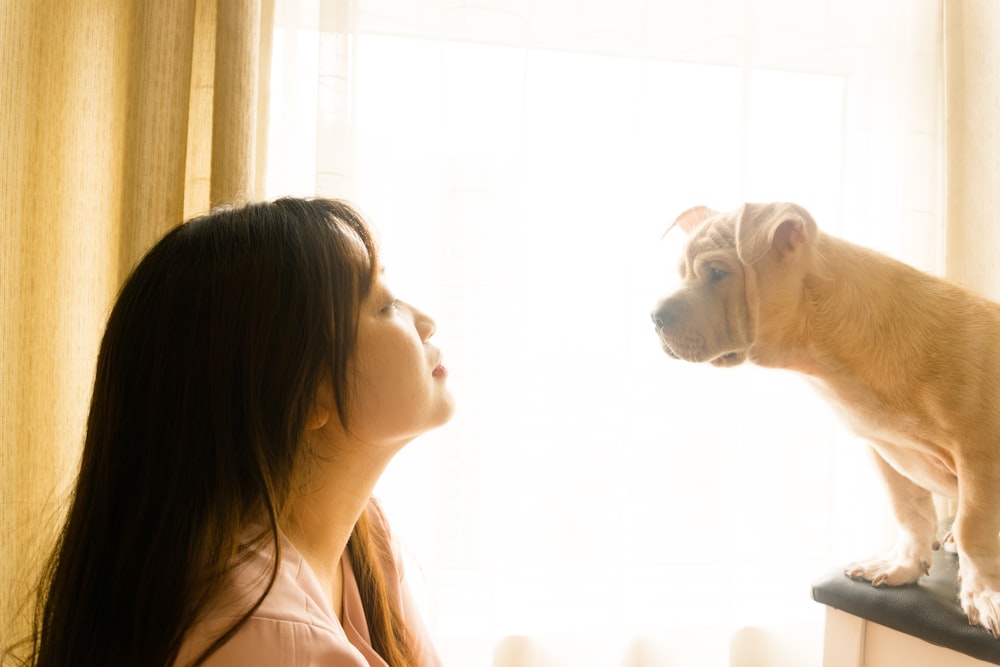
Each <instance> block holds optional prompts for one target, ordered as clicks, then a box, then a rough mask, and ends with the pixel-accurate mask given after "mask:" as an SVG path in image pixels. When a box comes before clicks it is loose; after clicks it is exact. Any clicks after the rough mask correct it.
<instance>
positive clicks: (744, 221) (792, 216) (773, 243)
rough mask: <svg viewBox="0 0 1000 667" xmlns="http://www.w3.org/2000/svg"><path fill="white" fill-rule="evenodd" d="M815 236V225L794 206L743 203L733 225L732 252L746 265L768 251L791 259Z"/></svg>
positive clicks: (798, 207) (801, 209) (784, 258)
mask: <svg viewBox="0 0 1000 667" xmlns="http://www.w3.org/2000/svg"><path fill="white" fill-rule="evenodd" d="M815 236H816V222H815V221H814V220H813V219H812V216H811V215H809V213H808V211H806V210H805V209H804V208H802V207H801V206H798V205H796V204H785V203H781V204H744V205H743V210H742V211H740V217H739V220H737V222H736V252H737V253H738V254H739V256H740V261H741V262H743V263H744V264H747V265H750V264H753V263H755V262H757V261H758V260H759V259H760V258H761V257H763V256H764V255H765V254H766V253H767V251H768V250H771V249H772V248H773V249H774V250H775V251H776V252H777V253H778V255H779V256H780V257H781V258H782V259H783V260H786V259H794V258H795V257H797V256H798V255H799V254H800V253H801V251H802V248H803V247H804V246H805V245H806V243H808V242H809V241H811V240H812V239H813V238H815Z"/></svg>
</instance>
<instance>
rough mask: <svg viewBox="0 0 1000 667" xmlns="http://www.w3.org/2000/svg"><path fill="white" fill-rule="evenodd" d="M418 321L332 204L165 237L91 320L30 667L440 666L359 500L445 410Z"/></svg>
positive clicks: (422, 320) (366, 243)
mask: <svg viewBox="0 0 1000 667" xmlns="http://www.w3.org/2000/svg"><path fill="white" fill-rule="evenodd" d="M433 333H434V323H433V321H432V320H431V319H430V318H429V317H428V316H426V315H424V314H423V313H422V312H420V311H419V310H417V309H416V308H414V307H413V306H410V305H409V304H407V303H405V302H403V301H400V300H398V299H396V298H395V297H394V295H393V294H392V293H391V292H390V291H389V289H388V287H387V286H386V284H385V282H384V279H383V276H382V271H381V266H380V264H379V259H378V248H377V244H376V242H375V240H374V239H373V235H372V232H371V229H370V227H369V226H368V224H367V223H366V222H365V220H364V219H363V217H362V216H361V215H360V214H359V213H357V212H356V211H355V210H354V209H353V208H352V207H351V206H350V205H348V204H346V203H345V202H342V201H336V200H326V199H295V198H284V199H279V200H276V201H274V202H261V203H252V204H247V205H243V206H238V207H230V208H224V209H219V210H216V211H213V212H212V213H209V214H207V215H205V216H203V217H200V218H196V219H194V220H191V221H189V222H186V223H184V224H182V225H180V226H178V227H176V228H175V229H173V230H172V231H171V232H169V233H168V234H167V235H166V236H164V237H163V238H162V239H161V240H160V241H159V242H158V243H157V244H156V245H155V246H154V247H153V248H152V249H151V250H150V251H149V252H148V253H147V254H146V255H145V257H144V258H143V259H142V260H141V261H140V263H139V264H138V265H137V266H136V268H135V269H134V270H133V272H132V274H131V275H130V277H129V278H128V280H127V281H126V283H125V285H124V286H123V288H122V290H121V292H120V294H119V296H118V299H117V301H116V303H115V305H114V308H113V309H112V312H111V315H110V317H109V320H108V323H107V328H106V331H105V334H104V338H103V340H102V344H101V350H100V354H99V357H98V363H97V372H96V378H95V383H94V392H93V397H92V400H91V408H90V413H89V417H88V422H87V434H86V440H85V445H84V450H83V456H82V460H81V466H80V471H79V477H78V479H77V483H76V487H75V490H74V494H73V497H72V500H71V504H70V506H69V510H68V514H67V518H66V520H65V524H64V526H63V529H62V532H61V535H60V537H59V541H58V544H57V546H56V548H55V550H54V552H53V555H52V557H51V558H50V560H49V562H48V563H47V565H46V567H45V572H44V577H43V580H42V584H41V585H40V587H39V600H38V609H37V611H36V617H35V625H34V635H33V638H32V641H31V644H30V646H29V652H30V655H29V656H28V658H27V664H29V665H33V666H35V667H50V666H56V665H58V666H60V667H64V666H65V665H101V666H106V665H150V666H154V665H155V666H158V667H159V666H163V667H170V666H172V665H177V666H178V667H188V666H194V665H210V666H221V665H240V666H250V667H252V666H253V665H278V664H281V665H302V666H306V665H310V666H311V665H331V666H337V667H339V666H351V667H354V666H358V667H368V666H370V665H379V666H382V665H390V666H391V667H427V666H430V665H438V664H439V659H438V657H437V654H436V653H435V650H434V647H433V645H432V644H431V642H430V640H429V637H428V634H427V632H426V630H425V628H424V626H423V624H422V622H421V620H420V618H419V615H418V614H417V612H416V610H415V607H414V606H413V604H412V602H411V600H410V597H409V593H408V592H407V587H406V582H405V580H404V579H403V577H402V569H401V566H400V560H399V558H398V554H397V553H396V551H395V550H394V546H393V544H394V543H393V541H392V538H391V536H390V534H389V531H388V528H387V524H386V522H385V519H384V518H383V516H382V514H381V512H380V510H379V508H378V506H377V505H376V504H375V503H374V501H373V500H372V499H371V494H372V489H373V487H374V485H375V483H376V481H377V480H378V478H379V476H380V475H381V473H382V471H383V470H384V468H385V466H386V465H387V464H388V463H389V461H390V460H391V459H392V457H393V455H394V454H395V453H396V452H398V451H399V449H400V448H401V447H403V446H404V445H405V444H406V443H408V442H409V441H410V440H412V439H413V438H415V437H416V436H418V435H420V434H421V433H424V432H425V431H427V430H430V429H432V428H435V427H437V426H440V425H442V424H444V423H445V422H447V421H448V419H449V418H450V417H451V414H452V411H453V402H452V397H451V395H450V393H449V391H448V389H447V386H446V376H447V371H446V370H445V368H444V366H443V365H442V363H441V361H442V360H441V354H440V352H439V351H438V350H437V348H436V347H434V346H433V345H432V344H431V343H430V342H429V339H430V337H431V336H432V335H433Z"/></svg>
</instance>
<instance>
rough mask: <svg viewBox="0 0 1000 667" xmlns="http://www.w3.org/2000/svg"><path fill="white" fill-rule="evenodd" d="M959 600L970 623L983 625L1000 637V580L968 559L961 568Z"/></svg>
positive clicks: (995, 636) (994, 635) (996, 636)
mask: <svg viewBox="0 0 1000 667" xmlns="http://www.w3.org/2000/svg"><path fill="white" fill-rule="evenodd" d="M994 569H995V568H994ZM960 571H961V581H962V585H961V590H960V592H959V600H961V602H962V609H963V610H964V611H965V613H966V615H968V617H969V624H970V625H981V626H983V627H984V628H986V629H987V630H989V631H990V633H992V635H993V637H994V638H997V639H1000V581H998V578H997V577H996V576H988V575H986V574H985V573H983V572H982V571H980V570H979V569H978V568H976V567H974V566H973V565H972V564H971V563H969V562H968V561H966V562H965V563H963V564H962V567H961V568H960Z"/></svg>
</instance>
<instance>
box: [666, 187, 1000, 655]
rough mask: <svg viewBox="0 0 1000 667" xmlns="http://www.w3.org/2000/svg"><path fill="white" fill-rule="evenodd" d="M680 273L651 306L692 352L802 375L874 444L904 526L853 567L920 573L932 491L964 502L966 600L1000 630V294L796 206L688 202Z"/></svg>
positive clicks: (880, 576) (925, 563) (961, 537)
mask: <svg viewBox="0 0 1000 667" xmlns="http://www.w3.org/2000/svg"><path fill="white" fill-rule="evenodd" d="M675 224H676V225H678V226H680V227H682V228H683V229H684V230H685V231H686V232H687V233H688V234H689V236H690V239H689V241H688V244H687V246H686V247H685V253H684V257H683V258H682V262H681V276H682V279H683V286H682V287H681V288H680V289H679V290H678V291H677V292H675V293H674V294H672V295H669V296H667V297H664V298H663V299H661V300H660V302H659V303H658V304H657V307H656V309H655V310H654V311H653V320H654V322H655V323H656V329H657V333H658V335H659V337H660V340H661V343H662V345H663V349H664V351H665V352H666V353H667V354H669V355H670V356H672V357H675V358H680V359H684V360H687V361H699V362H700V361H708V362H711V363H713V364H715V365H717V366H734V365H737V364H740V363H742V362H743V361H746V360H749V361H752V362H754V363H756V364H758V365H761V366H767V367H775V368H787V369H791V370H795V371H799V372H801V373H805V374H806V375H808V376H809V377H810V378H811V379H812V380H813V383H814V384H815V385H816V386H817V387H818V388H819V389H820V391H821V392H822V393H823V394H825V395H826V396H827V397H828V398H829V399H830V400H831V401H832V402H833V403H834V405H836V406H837V407H838V408H839V410H840V412H841V413H842V414H843V415H844V416H845V418H846V419H847V421H848V422H849V423H850V425H851V426H852V427H853V428H854V429H855V430H856V431H857V432H858V433H859V434H861V435H863V436H865V437H866V438H867V439H868V440H869V441H870V442H871V449H872V454H873V456H872V458H873V460H874V461H875V464H876V467H877V468H878V470H879V472H880V474H881V476H882V477H883V479H884V480H885V482H886V485H887V487H888V491H889V496H890V499H891V501H892V505H893V512H894V514H895V517H896V520H897V522H898V523H899V526H900V537H899V540H898V542H897V544H896V546H895V548H894V549H893V551H892V552H891V553H890V554H888V555H887V556H885V557H884V558H881V559H876V560H872V561H867V562H861V563H857V564H855V565H852V566H850V567H849V568H848V569H847V571H846V572H847V574H848V575H850V576H852V577H858V578H863V579H867V580H869V581H871V582H872V583H873V584H875V585H879V584H888V585H902V584H907V583H911V582H914V581H916V580H917V579H918V578H919V577H920V575H922V574H924V573H925V572H926V571H927V569H928V567H929V564H930V562H931V551H932V550H933V549H934V548H936V547H937V517H936V514H935V510H934V505H933V502H932V497H931V493H932V492H933V493H938V494H941V495H944V496H947V497H950V498H954V499H955V500H957V501H958V513H957V516H956V518H955V523H954V527H953V538H954V540H955V543H956V546H957V550H958V554H959V568H960V573H961V577H962V584H961V593H960V598H961V603H962V607H963V609H965V611H966V613H967V614H968V615H969V619H970V621H971V622H973V623H979V624H981V625H983V626H984V627H986V628H987V629H989V630H990V631H991V632H992V633H993V634H994V636H997V635H998V634H1000V305H998V304H995V303H993V302H991V301H988V300H986V299H984V298H982V297H980V296H977V295H975V294H973V293H971V292H969V291H967V290H965V289H962V288H960V287H958V286H956V285H953V284H951V283H948V282H947V281H944V280H941V279H939V278H935V277H933V276H930V275H928V274H925V273H922V272H920V271H918V270H916V269H914V268H912V267H909V266H907V265H906V264H903V263H901V262H898V261H896V260H893V259H891V258H889V257H886V256H884V255H881V254H879V253H876V252H873V251H871V250H867V249H865V248H862V247H859V246H856V245H853V244H851V243H848V242H846V241H843V240H840V239H837V238H834V237H831V236H829V235H827V234H824V233H823V232H821V231H820V230H819V229H818V228H817V227H816V223H815V222H814V221H813V219H812V217H811V216H810V215H809V213H808V212H806V211H805V210H804V209H802V208H801V207H798V206H796V205H794V204H766V205H761V204H746V205H745V206H744V207H743V208H742V209H741V210H739V211H734V212H730V213H721V214H720V213H715V212H714V211H710V210H709V209H706V208H704V207H697V208H694V209H690V210H689V211H687V212H685V213H684V214H682V215H681V217H679V218H678V220H677V222H676V223H675Z"/></svg>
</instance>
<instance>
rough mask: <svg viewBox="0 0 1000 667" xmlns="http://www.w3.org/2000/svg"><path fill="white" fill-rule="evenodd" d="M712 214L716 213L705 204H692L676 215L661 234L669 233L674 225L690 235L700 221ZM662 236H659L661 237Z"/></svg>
mask: <svg viewBox="0 0 1000 667" xmlns="http://www.w3.org/2000/svg"><path fill="white" fill-rule="evenodd" d="M713 215H717V213H716V212H715V211H713V210H712V209H710V208H708V207H707V206H694V207H692V208H689V209H688V210H686V211H684V212H683V213H681V214H680V215H679V216H677V219H676V220H674V222H673V224H671V225H670V226H669V227H667V231H665V232H663V236H666V235H667V234H668V233H670V230H671V229H673V228H674V227H680V228H681V229H683V230H684V233H685V234H687V235H688V236H691V232H693V231H694V230H695V228H697V227H698V225H700V224H701V223H703V222H705V221H706V220H708V219H709V218H711V217H712V216H713ZM663 236H661V237H660V238H661V239H662V238H663Z"/></svg>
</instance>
